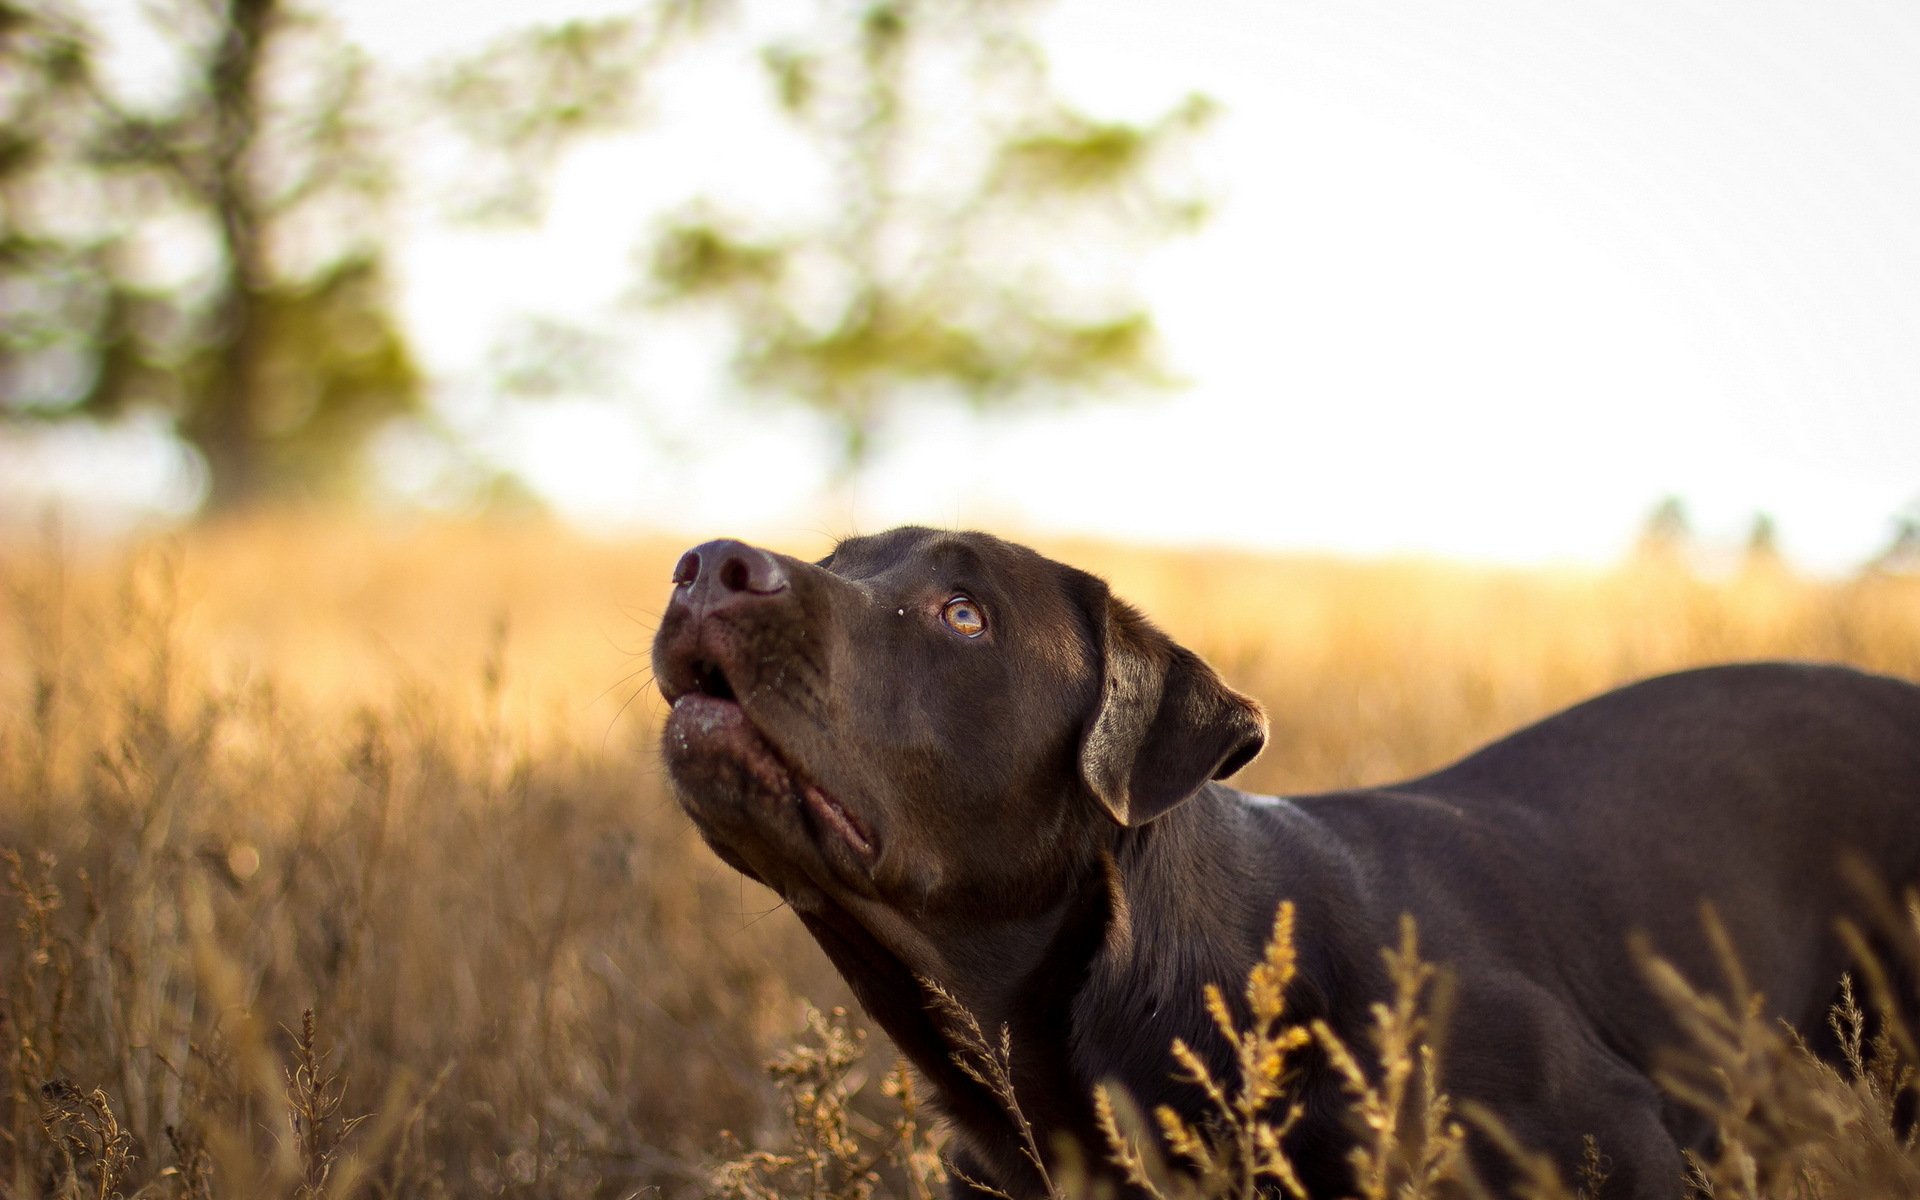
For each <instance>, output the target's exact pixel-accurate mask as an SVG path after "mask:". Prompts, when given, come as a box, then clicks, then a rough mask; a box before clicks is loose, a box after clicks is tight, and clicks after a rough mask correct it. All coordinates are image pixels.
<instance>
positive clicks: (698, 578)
mask: <svg viewBox="0 0 1920 1200" xmlns="http://www.w3.org/2000/svg"><path fill="white" fill-rule="evenodd" d="M673 582H674V593H673V599H674V601H675V602H676V603H685V604H692V605H694V606H695V607H696V608H698V609H702V610H706V611H712V610H713V609H716V608H724V607H726V606H728V605H730V604H737V603H740V602H742V601H745V600H748V599H750V598H751V597H754V596H771V595H774V594H776V593H778V592H784V591H786V590H787V569H786V568H785V567H783V566H781V565H780V560H779V559H777V558H775V557H774V556H773V555H771V554H768V553H767V552H766V551H765V550H761V549H759V548H758V547H755V546H749V545H747V544H746V543H745V542H736V541H732V540H730V539H722V540H720V541H714V542H703V543H702V544H700V545H698V546H695V547H694V548H693V549H691V550H689V551H687V552H686V553H685V554H682V555H681V556H680V562H679V563H678V564H677V565H676V566H675V567H674V568H673Z"/></svg>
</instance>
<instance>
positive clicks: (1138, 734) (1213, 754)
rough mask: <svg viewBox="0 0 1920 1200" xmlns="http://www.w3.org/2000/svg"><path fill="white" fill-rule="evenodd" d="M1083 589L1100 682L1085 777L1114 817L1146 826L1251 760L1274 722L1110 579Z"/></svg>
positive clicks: (1085, 750)
mask: <svg viewBox="0 0 1920 1200" xmlns="http://www.w3.org/2000/svg"><path fill="white" fill-rule="evenodd" d="M1080 591H1081V597H1082V603H1083V604H1084V605H1085V609H1086V613H1087V616H1088V618H1089V620H1090V623H1091V630H1092V634H1093V644H1094V652H1095V657H1096V659H1097V660H1098V661H1097V667H1098V675H1099V679H1100V685H1099V686H1100V690H1099V694H1098V697H1097V698H1096V700H1095V702H1094V710H1093V712H1092V714H1091V715H1090V716H1089V718H1088V721H1087V725H1086V733H1085V736H1084V737H1083V739H1082V741H1081V743H1080V775H1081V777H1082V778H1083V779H1084V780H1085V781H1086V784H1087V787H1088V789H1089V790H1091V791H1092V792H1093V794H1094V795H1095V796H1096V797H1097V798H1098V799H1099V800H1100V802H1101V803H1102V804H1104V805H1105V806H1106V808H1107V811H1108V812H1109V813H1111V814H1112V816H1113V819H1114V820H1116V821H1118V822H1120V824H1122V825H1144V824H1146V823H1147V822H1148V821H1151V820H1153V819H1154V818H1155V817H1157V816H1159V815H1160V814H1161V813H1163V812H1166V811H1167V810H1168V809H1170V808H1172V807H1173V806H1174V805H1176V804H1178V803H1180V802H1181V801H1182V800H1185V799H1186V798H1187V797H1189V796H1191V795H1193V794H1194V793H1195V792H1197V791H1199V790H1200V788H1201V786H1202V785H1203V784H1205V783H1206V782H1207V781H1208V780H1209V779H1225V778H1226V777H1227V776H1229V775H1231V774H1233V773H1234V772H1235V771H1237V770H1239V769H1240V768H1241V767H1243V766H1245V765H1246V764H1247V763H1248V762H1249V761H1251V760H1252V758H1253V756H1254V755H1256V754H1258V753H1260V747H1261V746H1263V745H1264V744H1265V743H1266V740H1267V717H1266V714H1265V713H1264V712H1262V711H1261V710H1260V705H1259V704H1257V703H1255V702H1254V701H1253V700H1250V699H1248V698H1247V697H1245V696H1242V695H1241V694H1240V693H1238V692H1236V691H1234V690H1233V689H1232V688H1229V687H1228V686H1227V685H1226V684H1225V683H1224V682H1222V681H1221V679H1220V676H1218V675H1217V674H1215V673H1214V670H1213V668H1212V667H1209V666H1208V665H1207V664H1206V663H1205V662H1204V661H1203V660H1202V659H1201V658H1200V656H1199V655H1197V654H1195V653H1193V651H1191V650H1188V649H1187V648H1186V647H1184V646H1181V645H1178V644H1177V643H1175V642H1174V640H1173V639H1172V638H1169V637H1168V636H1167V635H1166V634H1164V633H1162V632H1160V630H1158V629H1156V628H1154V626H1153V623H1152V622H1150V621H1148V620H1147V619H1146V617H1144V616H1142V615H1141V614H1140V613H1139V612H1138V611H1137V610H1136V609H1134V608H1133V607H1132V606H1131V605H1128V604H1126V603H1124V602H1122V601H1120V600H1117V599H1115V598H1114V597H1113V595H1112V594H1111V593H1110V592H1109V591H1108V590H1107V585H1106V584H1105V583H1104V582H1103V581H1101V580H1099V579H1098V578H1095V577H1094V576H1091V575H1087V576H1085V577H1084V580H1083V581H1082V586H1081V588H1080Z"/></svg>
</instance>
